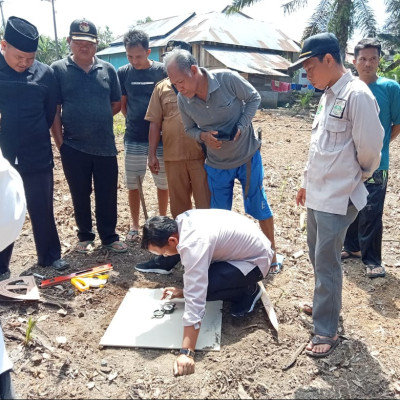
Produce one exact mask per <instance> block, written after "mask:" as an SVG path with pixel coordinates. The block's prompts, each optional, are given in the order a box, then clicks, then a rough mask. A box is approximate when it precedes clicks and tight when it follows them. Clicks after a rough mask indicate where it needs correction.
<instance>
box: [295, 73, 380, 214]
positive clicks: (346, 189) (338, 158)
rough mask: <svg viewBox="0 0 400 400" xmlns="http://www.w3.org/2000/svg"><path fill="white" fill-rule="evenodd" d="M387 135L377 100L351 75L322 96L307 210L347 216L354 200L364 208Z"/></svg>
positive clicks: (306, 180)
mask: <svg viewBox="0 0 400 400" xmlns="http://www.w3.org/2000/svg"><path fill="white" fill-rule="evenodd" d="M383 135H384V132H383V128H382V125H381V123H380V121H379V107H378V103H377V102H376V99H375V97H374V96H373V94H372V93H371V91H370V90H369V88H368V86H367V85H366V84H365V83H364V82H362V81H361V80H359V79H358V78H355V77H353V76H352V75H351V73H350V71H348V72H347V73H346V74H344V75H343V76H342V77H341V78H340V79H339V80H338V81H337V82H336V83H335V84H334V85H333V86H332V87H330V88H329V89H327V90H326V91H325V93H324V94H323V95H322V97H321V100H320V104H319V106H318V110H317V113H316V116H315V118H314V122H313V125H312V133H311V144H310V150H309V155H308V162H307V165H306V168H305V170H304V179H303V184H302V187H303V188H305V189H306V190H307V194H306V207H308V208H312V209H313V210H318V211H323V212H328V213H333V214H341V215H345V214H346V212H347V207H348V204H349V199H350V200H351V201H352V203H353V204H354V205H355V207H356V208H357V209H358V210H361V209H362V208H363V207H364V206H365V204H366V203H367V195H368V192H367V190H366V189H365V186H364V184H363V181H365V180H366V179H367V178H369V177H370V176H372V174H373V172H374V171H375V169H376V168H378V166H379V162H380V152H381V149H382V142H383Z"/></svg>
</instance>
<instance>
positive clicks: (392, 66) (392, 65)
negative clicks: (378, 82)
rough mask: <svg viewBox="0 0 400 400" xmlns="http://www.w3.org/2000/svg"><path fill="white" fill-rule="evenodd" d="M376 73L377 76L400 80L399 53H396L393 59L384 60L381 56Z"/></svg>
mask: <svg viewBox="0 0 400 400" xmlns="http://www.w3.org/2000/svg"><path fill="white" fill-rule="evenodd" d="M378 74H379V76H384V77H386V78H389V79H394V80H395V81H397V82H400V54H396V55H395V56H394V59H393V61H385V60H384V58H383V57H382V58H381V62H380V64H379V70H378Z"/></svg>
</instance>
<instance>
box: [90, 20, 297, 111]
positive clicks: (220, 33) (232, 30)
mask: <svg viewBox="0 0 400 400" xmlns="http://www.w3.org/2000/svg"><path fill="white" fill-rule="evenodd" d="M137 28H138V29H142V30H143V31H145V32H146V33H147V34H148V35H149V36H150V47H151V50H152V51H151V55H150V58H151V59H153V60H155V61H159V60H160V58H161V55H162V54H163V53H164V52H165V49H166V45H167V43H168V41H169V40H173V39H174V40H183V41H185V42H188V43H190V44H191V45H192V52H193V55H194V56H195V57H196V58H197V60H198V62H199V65H200V66H201V67H205V68H208V69H216V68H229V69H231V70H235V71H237V72H238V73H240V75H242V76H243V77H244V78H245V79H247V80H248V81H249V82H250V83H251V84H252V85H253V86H254V87H255V88H256V89H257V90H258V92H259V93H260V95H261V99H262V100H261V105H262V107H276V106H277V105H280V104H285V103H287V101H288V100H289V95H290V90H291V83H292V82H291V78H290V76H289V75H288V74H287V68H288V67H289V65H290V64H291V62H292V61H293V60H295V59H297V56H298V53H299V51H300V47H299V45H298V44H297V43H296V42H295V41H293V40H292V39H290V38H289V37H288V36H286V35H285V34H284V33H283V32H282V31H280V30H279V29H275V28H274V27H273V26H272V25H271V24H270V23H267V22H262V21H257V20H254V19H252V18H250V17H248V16H246V15H245V14H243V13H236V14H233V15H226V14H225V13H224V12H221V13H219V12H211V13H207V14H201V15H196V13H191V14H186V15H181V16H175V17H169V18H164V19H161V20H157V21H152V22H148V23H146V24H143V25H140V26H138V27H137ZM97 56H98V57H100V58H102V59H103V60H106V61H109V62H110V63H111V64H113V65H114V67H115V68H119V67H120V66H122V65H125V64H126V63H127V59H126V55H125V48H124V45H123V43H122V37H121V38H118V39H117V40H115V41H114V42H112V43H111V44H110V47H108V48H106V49H104V50H102V51H100V52H98V53H97Z"/></svg>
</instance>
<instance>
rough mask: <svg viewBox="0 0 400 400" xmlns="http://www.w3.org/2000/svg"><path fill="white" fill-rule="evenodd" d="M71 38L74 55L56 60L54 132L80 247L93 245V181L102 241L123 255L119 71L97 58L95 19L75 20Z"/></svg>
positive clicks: (85, 248)
mask: <svg viewBox="0 0 400 400" xmlns="http://www.w3.org/2000/svg"><path fill="white" fill-rule="evenodd" d="M67 41H68V43H69V45H70V48H71V52H72V55H71V56H68V57H67V58H64V59H63V60H60V61H56V62H55V63H53V64H52V68H53V70H54V72H55V76H56V79H57V86H58V89H59V90H58V98H57V104H58V107H57V113H56V117H55V120H54V124H53V126H52V128H51V132H52V134H53V137H54V140H55V143H56V145H57V147H58V149H59V150H60V155H61V161H62V164H63V169H64V173H65V177H66V178H67V181H68V185H69V188H70V191H71V197H72V202H73V204H74V211H75V220H76V224H77V227H78V240H79V241H78V243H77V246H76V248H75V250H76V251H77V252H79V253H83V254H85V253H87V252H88V251H89V250H90V249H91V248H92V246H93V241H94V238H95V234H94V232H93V230H92V212H91V202H90V195H91V192H92V181H93V183H94V193H95V201H96V223H97V231H98V233H99V236H100V239H101V243H102V245H103V247H105V248H106V249H108V250H109V251H112V252H115V253H123V252H126V251H127V245H126V244H125V243H123V242H121V241H120V240H119V236H118V234H117V233H116V232H115V228H116V225H117V186H118V164H117V148H116V146H115V137H114V132H113V115H115V114H117V113H118V112H119V110H120V108H121V90H120V87H119V83H118V77H117V73H116V71H115V69H114V67H113V66H112V65H111V64H110V63H107V62H105V61H103V60H100V59H99V58H97V57H96V56H95V54H96V50H97V29H96V26H95V25H94V24H93V22H91V21H88V20H86V19H84V18H83V19H82V18H81V19H77V20H75V21H73V22H72V23H71V26H70V32H69V37H68V39H67Z"/></svg>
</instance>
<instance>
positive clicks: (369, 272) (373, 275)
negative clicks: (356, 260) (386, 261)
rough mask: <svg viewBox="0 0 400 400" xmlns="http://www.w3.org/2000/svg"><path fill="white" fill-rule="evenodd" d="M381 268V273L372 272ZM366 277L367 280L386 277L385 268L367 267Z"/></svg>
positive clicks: (380, 266)
mask: <svg viewBox="0 0 400 400" xmlns="http://www.w3.org/2000/svg"><path fill="white" fill-rule="evenodd" d="M378 268H381V272H372V271H373V270H374V269H378ZM366 275H367V276H368V278H371V279H374V278H384V277H385V276H386V271H385V267H384V266H383V265H367V266H366Z"/></svg>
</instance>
